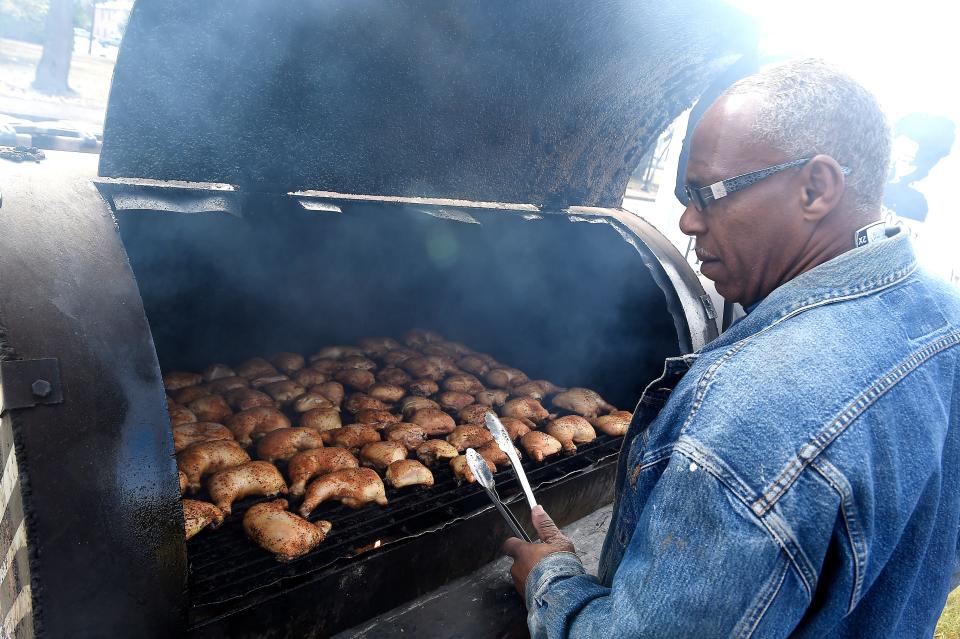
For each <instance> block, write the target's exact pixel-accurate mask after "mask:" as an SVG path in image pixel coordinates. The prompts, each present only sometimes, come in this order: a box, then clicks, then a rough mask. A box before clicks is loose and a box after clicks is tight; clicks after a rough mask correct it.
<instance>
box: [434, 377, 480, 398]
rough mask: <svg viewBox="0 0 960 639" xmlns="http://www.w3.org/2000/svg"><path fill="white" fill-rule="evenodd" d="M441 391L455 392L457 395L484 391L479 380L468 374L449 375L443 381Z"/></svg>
mask: <svg viewBox="0 0 960 639" xmlns="http://www.w3.org/2000/svg"><path fill="white" fill-rule="evenodd" d="M443 389H444V390H448V391H456V392H458V393H470V394H474V393H479V392H480V391H483V390H486V389H484V387H483V384H482V383H481V382H480V380H479V379H477V378H476V377H474V376H473V375H471V374H470V373H459V374H457V375H451V376H450V377H448V378H446V379H445V380H443Z"/></svg>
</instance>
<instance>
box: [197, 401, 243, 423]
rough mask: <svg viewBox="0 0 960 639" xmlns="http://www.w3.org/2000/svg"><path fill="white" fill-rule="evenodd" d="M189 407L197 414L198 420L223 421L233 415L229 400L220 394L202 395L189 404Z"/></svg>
mask: <svg viewBox="0 0 960 639" xmlns="http://www.w3.org/2000/svg"><path fill="white" fill-rule="evenodd" d="M187 408H189V409H190V411H191V412H192V413H193V414H194V415H196V416H197V421H198V422H218V423H223V421H224V420H225V419H227V418H228V417H230V416H231V415H233V411H232V410H230V406H228V405H227V401H226V400H225V399H223V397H221V396H220V395H207V396H206V397H200V398H198V399H195V400H193V401H192V402H190V403H189V404H187Z"/></svg>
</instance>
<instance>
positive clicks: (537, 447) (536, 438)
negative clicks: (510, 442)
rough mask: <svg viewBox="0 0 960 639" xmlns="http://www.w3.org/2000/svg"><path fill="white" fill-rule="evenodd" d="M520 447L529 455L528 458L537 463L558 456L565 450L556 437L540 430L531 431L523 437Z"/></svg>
mask: <svg viewBox="0 0 960 639" xmlns="http://www.w3.org/2000/svg"><path fill="white" fill-rule="evenodd" d="M520 445H521V446H522V447H523V450H524V451H525V452H526V453H527V457H529V458H530V459H532V460H534V461H537V462H542V461H543V460H544V459H545V458H547V457H550V456H551V455H556V454H557V453H559V452H560V450H561V449H562V448H563V446H562V444H560V442H558V441H557V439H556V438H555V437H552V436H550V435H548V434H547V433H542V432H540V431H539V430H531V431H530V432H529V433H527V434H526V435H524V436H523V437H521V438H520Z"/></svg>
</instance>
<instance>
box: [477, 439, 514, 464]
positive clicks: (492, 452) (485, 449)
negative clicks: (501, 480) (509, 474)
mask: <svg viewBox="0 0 960 639" xmlns="http://www.w3.org/2000/svg"><path fill="white" fill-rule="evenodd" d="M513 449H514V450H515V451H517V457H519V456H520V449H519V448H517V447H516V446H514V448H513ZM477 452H478V453H479V454H480V456H481V457H483V458H484V459H485V460H487V464H488V465H489V464H493V465H494V466H510V465H511V464H510V457H508V456H507V454H506V453H505V452H503V451H502V450H500V447H499V446H497V442H487V443H486V444H484V445H483V446H481V447H480V448H478V449H477Z"/></svg>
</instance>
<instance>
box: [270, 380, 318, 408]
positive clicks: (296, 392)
mask: <svg viewBox="0 0 960 639" xmlns="http://www.w3.org/2000/svg"><path fill="white" fill-rule="evenodd" d="M263 391H264V392H265V393H266V394H267V395H269V396H270V397H272V398H273V399H275V400H276V401H277V403H278V404H280V405H281V406H286V405H288V404H291V403H292V402H293V401H294V400H295V399H297V398H298V397H300V396H301V395H303V394H304V393H306V392H307V389H305V388H304V387H303V386H301V385H300V384H298V383H296V382H294V381H292V380H289V379H288V380H286V381H283V382H274V383H273V384H267V385H266V386H264V387H263Z"/></svg>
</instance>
